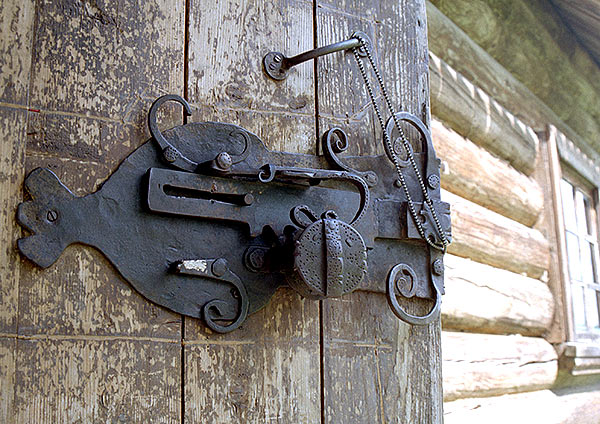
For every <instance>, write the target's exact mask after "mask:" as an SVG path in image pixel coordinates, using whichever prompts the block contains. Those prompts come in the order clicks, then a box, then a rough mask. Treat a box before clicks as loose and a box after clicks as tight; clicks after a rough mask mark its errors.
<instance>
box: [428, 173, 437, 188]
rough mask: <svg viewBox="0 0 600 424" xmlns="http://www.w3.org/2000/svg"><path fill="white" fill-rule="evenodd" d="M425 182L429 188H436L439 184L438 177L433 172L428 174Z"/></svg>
mask: <svg viewBox="0 0 600 424" xmlns="http://www.w3.org/2000/svg"><path fill="white" fill-rule="evenodd" d="M427 184H429V187H430V188H431V189H433V190H436V189H437V188H439V186H440V177H438V176H437V175H435V174H432V175H430V176H429V177H428V178H427Z"/></svg>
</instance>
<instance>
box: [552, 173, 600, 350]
mask: <svg viewBox="0 0 600 424" xmlns="http://www.w3.org/2000/svg"><path fill="white" fill-rule="evenodd" d="M559 164H560V179H558V181H557V183H558V184H560V188H559V191H560V202H559V206H560V208H561V211H562V216H561V217H557V218H558V221H559V225H561V226H562V234H561V235H560V237H561V243H562V244H564V249H565V251H564V257H565V258H564V261H563V264H562V269H561V272H562V274H563V275H564V280H565V281H564V284H565V285H567V286H568V287H565V289H566V290H565V292H566V293H568V297H566V298H565V299H564V301H565V303H568V304H569V313H568V315H567V319H568V320H570V325H569V327H570V328H571V331H570V336H571V337H569V340H568V341H570V342H584V343H592V344H599V345H600V326H598V327H597V330H592V329H590V326H588V325H586V327H585V328H586V329H585V330H580V329H579V328H578V326H577V325H576V316H575V306H574V293H573V288H574V286H580V287H582V288H583V289H584V290H585V289H586V288H589V289H591V290H595V291H596V292H597V294H596V302H598V303H600V272H599V269H598V266H599V265H600V239H599V237H598V228H600V221H599V215H600V214H599V213H598V204H599V201H598V187H596V186H594V185H593V184H592V183H590V182H589V181H587V180H586V179H585V178H584V177H582V176H581V175H580V174H579V173H578V172H577V171H576V170H574V169H573V168H572V167H571V166H570V165H569V164H568V163H566V162H565V161H560V163H559ZM563 180H564V181H566V182H567V183H569V184H570V185H571V187H572V188H573V190H575V193H576V192H580V193H581V194H582V195H583V196H585V198H587V200H588V201H589V203H590V205H589V210H590V211H591V216H590V217H589V224H591V226H592V231H591V234H589V233H588V234H585V233H583V232H581V228H578V229H577V230H576V232H574V231H573V230H571V229H569V228H567V223H566V222H565V216H564V203H563V202H564V197H563V192H562V181H563ZM575 195H576V194H575ZM574 197H575V196H574ZM573 203H574V204H573V206H574V208H575V213H576V214H577V208H578V205H577V202H576V200H575V199H574V202H573ZM585 212H587V210H586V211H585ZM585 212H584V213H585ZM586 215H587V214H586ZM587 218H588V217H587V216H586V220H587ZM577 223H578V224H579V222H577ZM567 233H570V234H573V235H574V236H575V237H577V240H578V242H579V247H580V248H581V244H582V241H581V239H583V242H584V243H590V244H592V245H593V247H594V252H593V254H592V258H591V260H592V267H593V271H592V272H594V273H595V275H594V276H593V277H594V283H590V282H585V281H583V279H582V280H581V281H577V280H576V279H575V278H573V276H571V272H570V270H571V266H572V264H571V263H570V262H569V252H568V246H567V245H568V243H567ZM579 267H580V268H581V267H582V264H581V263H579ZM588 286H590V287H588ZM585 296H586V295H585V292H584V299H585ZM583 308H584V309H583V314H584V319H585V321H587V319H588V310H587V305H586V304H585V300H584V304H583ZM598 320H599V322H600V310H599V311H598Z"/></svg>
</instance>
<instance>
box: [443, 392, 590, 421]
mask: <svg viewBox="0 0 600 424" xmlns="http://www.w3.org/2000/svg"><path fill="white" fill-rule="evenodd" d="M495 422H503V423H510V422H512V423H553V424H582V423H597V422H600V391H598V390H594V391H587V392H582V391H581V390H579V391H577V390H574V391H572V392H569V393H563V392H557V391H556V390H552V391H551V390H539V391H535V392H530V393H519V394H513V395H505V396H498V397H490V398H486V399H460V400H455V401H453V402H446V403H444V423H445V424H481V423H495Z"/></svg>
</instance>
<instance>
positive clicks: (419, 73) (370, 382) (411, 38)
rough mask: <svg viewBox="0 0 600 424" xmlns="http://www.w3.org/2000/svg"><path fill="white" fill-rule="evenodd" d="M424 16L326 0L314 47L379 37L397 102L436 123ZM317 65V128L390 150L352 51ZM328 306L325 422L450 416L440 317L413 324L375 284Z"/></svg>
mask: <svg viewBox="0 0 600 424" xmlns="http://www.w3.org/2000/svg"><path fill="white" fill-rule="evenodd" d="M425 18H426V12H425V4H424V1H421V0H417V1H413V0H397V1H384V2H382V1H378V0H326V1H323V0H319V1H317V2H316V26H317V32H316V34H317V40H316V45H319V46H322V45H326V44H329V43H334V42H337V41H340V40H343V39H345V38H347V37H348V36H349V35H350V34H351V33H352V32H353V31H354V30H355V29H358V28H360V29H361V30H362V31H364V32H365V33H367V34H368V35H369V37H371V39H372V40H373V43H374V47H375V51H376V52H377V53H378V55H377V56H378V59H377V60H378V62H379V65H380V67H381V73H382V77H383V79H384V81H385V83H386V87H387V89H388V90H389V92H390V95H391V97H392V102H393V103H394V104H395V105H399V106H398V107H400V108H401V109H402V110H406V111H408V112H411V113H413V114H415V115H417V116H418V117H419V118H421V119H422V120H423V121H424V122H425V123H426V124H427V125H428V124H429V87H428V63H427V26H426V19H425ZM367 69H368V68H367ZM316 71H317V72H316V75H317V78H318V81H317V82H318V84H317V89H318V96H317V99H318V105H317V110H318V124H319V131H320V132H321V133H322V132H323V131H325V130H327V129H329V128H331V127H333V126H339V127H341V128H343V129H344V131H346V132H347V133H348V137H349V140H351V143H350V146H349V148H348V153H351V154H375V153H380V154H381V153H383V149H382V143H381V129H380V128H379V123H378V122H377V118H376V117H375V114H374V112H373V108H372V107H371V105H370V100H369V96H368V94H367V92H366V89H365V86H364V82H363V81H362V77H361V75H360V71H359V68H358V67H357V65H356V62H355V60H354V57H353V55H352V54H351V53H346V54H335V55H329V56H326V57H322V58H319V60H318V61H317V65H316ZM372 81H373V82H375V81H374V80H372ZM380 105H381V107H383V108H385V106H384V105H383V103H382V102H380ZM383 110H385V109H383ZM429 303H430V302H428V301H423V300H420V301H419V300H417V299H411V304H410V305H409V308H408V310H410V312H411V313H414V314H418V315H424V314H426V313H427V312H428V310H429V308H430V307H431V305H430V304H429ZM411 308H412V309H411ZM321 314H322V315H321V316H322V340H323V342H322V343H323V344H322V348H323V362H322V367H323V382H324V390H323V396H324V399H323V402H324V403H323V407H324V409H323V418H322V420H323V421H324V422H336V423H337V422H340V423H361V422H369V423H387V422H406V423H409V422H410V423H413V422H414V423H417V422H419V423H432V424H433V423H436V424H437V423H441V422H442V420H443V416H442V409H441V403H442V401H441V398H442V394H441V375H440V373H441V367H440V355H441V354H440V351H439V349H440V343H439V341H440V323H439V321H438V322H436V323H432V324H431V325H429V326H426V327H419V328H417V327H410V326H408V325H406V324H404V323H402V322H400V321H399V320H398V319H397V318H396V317H395V316H394V315H393V313H391V311H390V308H389V306H388V305H387V301H386V300H385V296H384V295H383V294H381V293H372V292H356V293H352V294H351V295H350V296H344V297H342V298H340V299H328V300H326V301H323V302H322V309H321ZM424 381H426V382H427V383H426V384H422V382H424ZM375 393H376V394H377V395H376V397H374V396H373V394H375Z"/></svg>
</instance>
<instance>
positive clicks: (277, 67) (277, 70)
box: [263, 31, 370, 81]
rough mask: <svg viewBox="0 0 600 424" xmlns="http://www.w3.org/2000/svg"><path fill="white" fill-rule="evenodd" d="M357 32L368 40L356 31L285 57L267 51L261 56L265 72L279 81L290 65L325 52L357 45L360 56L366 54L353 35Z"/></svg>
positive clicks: (281, 54) (365, 37) (347, 48)
mask: <svg viewBox="0 0 600 424" xmlns="http://www.w3.org/2000/svg"><path fill="white" fill-rule="evenodd" d="M357 34H360V35H361V36H362V37H363V39H365V40H367V42H370V40H369V38H368V37H367V35H366V34H364V33H362V32H358V31H357V32H355V33H354V34H352V38H350V39H348V40H344V41H339V42H337V43H334V44H329V45H328V46H323V47H318V48H316V49H313V50H309V51H306V52H304V53H300V54H297V55H296V56H292V57H287V56H285V55H284V54H283V53H280V52H269V53H267V54H266V55H265V57H264V58H263V66H264V68H265V72H266V74H267V75H268V76H270V77H271V78H273V79H275V80H278V81H281V80H284V79H286V78H287V75H288V71H289V70H290V69H291V68H292V67H294V66H296V65H299V64H301V63H304V62H306V61H308V60H311V59H316V58H317V57H320V56H325V55H326V54H330V53H335V52H340V51H344V50H350V49H353V48H355V47H359V50H358V52H359V54H360V55H361V56H366V51H365V50H364V49H363V47H362V43H361V41H360V40H359V38H358V37H355V36H356V35H357Z"/></svg>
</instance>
